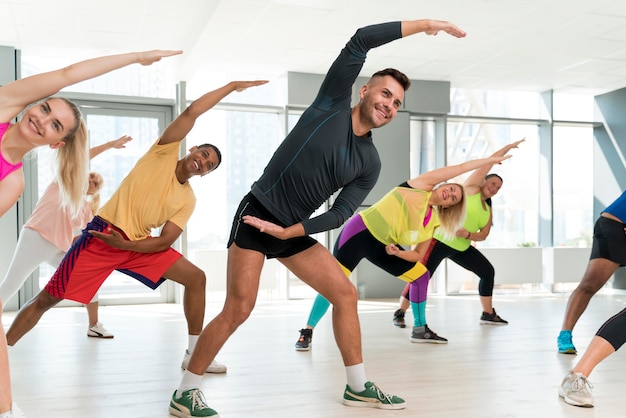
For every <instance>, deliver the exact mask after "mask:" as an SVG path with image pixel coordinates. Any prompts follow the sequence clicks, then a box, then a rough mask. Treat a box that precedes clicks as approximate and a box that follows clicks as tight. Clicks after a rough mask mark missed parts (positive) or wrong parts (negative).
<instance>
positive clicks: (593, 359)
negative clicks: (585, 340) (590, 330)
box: [572, 335, 615, 377]
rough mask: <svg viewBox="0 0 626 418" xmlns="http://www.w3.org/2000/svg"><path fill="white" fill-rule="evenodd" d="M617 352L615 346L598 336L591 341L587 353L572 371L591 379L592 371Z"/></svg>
mask: <svg viewBox="0 0 626 418" xmlns="http://www.w3.org/2000/svg"><path fill="white" fill-rule="evenodd" d="M614 352H615V349H614V348H613V346H612V345H611V344H610V343H609V342H608V341H607V340H605V339H604V338H602V337H598V336H597V335H596V336H594V337H593V339H592V340H591V344H589V347H587V351H585V354H583V356H582V358H581V359H580V361H579V362H578V364H577V365H576V367H574V369H572V371H573V372H574V373H582V374H583V375H584V376H585V377H589V375H590V374H591V372H592V370H593V369H594V368H595V367H596V366H597V365H598V364H599V363H600V362H601V361H602V360H604V359H605V358H607V357H608V356H610V355H611V354H613V353H614Z"/></svg>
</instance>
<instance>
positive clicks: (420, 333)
mask: <svg viewBox="0 0 626 418" xmlns="http://www.w3.org/2000/svg"><path fill="white" fill-rule="evenodd" d="M411 342H413V343H432V344H448V339H447V338H443V337H440V336H439V335H437V333H436V332H435V331H433V330H432V329H430V328H428V325H423V326H421V327H413V332H412V333H411Z"/></svg>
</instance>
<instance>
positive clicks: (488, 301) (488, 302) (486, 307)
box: [480, 296, 493, 314]
mask: <svg viewBox="0 0 626 418" xmlns="http://www.w3.org/2000/svg"><path fill="white" fill-rule="evenodd" d="M480 304H481V305H482V307H483V312H487V313H489V314H490V313H493V296H481V297H480Z"/></svg>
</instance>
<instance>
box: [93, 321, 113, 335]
mask: <svg viewBox="0 0 626 418" xmlns="http://www.w3.org/2000/svg"><path fill="white" fill-rule="evenodd" d="M87 336H88V337H95V338H113V337H114V335H113V334H112V333H111V332H110V331H108V330H107V329H106V328H104V327H103V326H102V323H100V322H96V325H94V326H93V327H90V328H89V329H88V330H87Z"/></svg>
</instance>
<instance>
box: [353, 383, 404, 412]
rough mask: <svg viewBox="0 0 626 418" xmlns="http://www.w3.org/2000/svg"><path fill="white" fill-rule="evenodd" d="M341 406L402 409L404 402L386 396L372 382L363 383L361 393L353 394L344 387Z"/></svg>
mask: <svg viewBox="0 0 626 418" xmlns="http://www.w3.org/2000/svg"><path fill="white" fill-rule="evenodd" d="M343 404H344V405H347V406H357V407H366V408H379V409H404V408H406V402H404V399H402V398H399V397H397V396H395V395H388V394H386V393H385V392H383V391H382V390H380V388H379V387H378V386H376V385H375V384H374V383H373V382H367V383H365V390H364V391H363V392H355V391H353V390H352V389H350V386H348V385H346V390H345V391H344V392H343Z"/></svg>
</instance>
